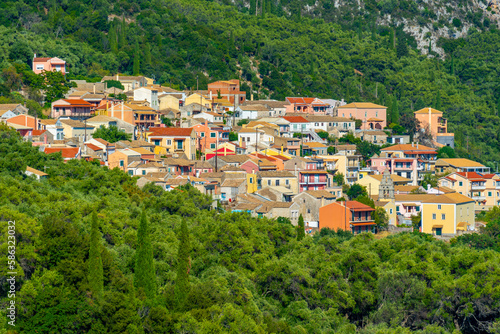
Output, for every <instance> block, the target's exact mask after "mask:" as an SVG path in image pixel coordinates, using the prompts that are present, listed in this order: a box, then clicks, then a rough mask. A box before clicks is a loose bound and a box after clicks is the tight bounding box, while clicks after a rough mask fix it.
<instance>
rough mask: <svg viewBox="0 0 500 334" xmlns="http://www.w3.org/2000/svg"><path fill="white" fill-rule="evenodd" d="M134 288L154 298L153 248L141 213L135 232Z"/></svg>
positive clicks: (144, 217) (144, 213)
mask: <svg viewBox="0 0 500 334" xmlns="http://www.w3.org/2000/svg"><path fill="white" fill-rule="evenodd" d="M134 286H135V287H136V288H138V289H139V288H143V289H144V292H145V293H146V296H147V297H148V298H154V297H155V296H156V273H155V266H154V262H153V248H152V246H151V239H150V236H149V226H148V221H147V218H146V212H144V211H142V214H141V222H140V224H139V229H138V230H137V252H136V261H135V272H134Z"/></svg>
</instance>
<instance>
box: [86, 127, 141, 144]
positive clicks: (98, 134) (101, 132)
mask: <svg viewBox="0 0 500 334" xmlns="http://www.w3.org/2000/svg"><path fill="white" fill-rule="evenodd" d="M92 137H93V138H101V139H104V140H106V141H108V142H110V143H116V142H117V141H120V140H130V138H131V137H132V135H131V134H129V133H125V131H123V130H120V129H118V127H116V126H114V125H110V126H109V127H108V128H107V127H105V126H104V125H101V126H100V127H99V128H98V129H97V130H95V131H94V133H93V134H92Z"/></svg>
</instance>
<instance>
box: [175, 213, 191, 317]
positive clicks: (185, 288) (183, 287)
mask: <svg viewBox="0 0 500 334" xmlns="http://www.w3.org/2000/svg"><path fill="white" fill-rule="evenodd" d="M190 270H191V240H190V236H189V230H188V228H187V225H186V221H185V220H183V221H182V224H181V231H180V242H179V248H178V250H177V270H176V271H177V276H176V278H175V289H174V294H175V301H176V307H177V309H178V310H180V311H182V310H184V309H185V307H186V300H187V298H188V296H189V292H190V288H191V286H190V282H189V272H190Z"/></svg>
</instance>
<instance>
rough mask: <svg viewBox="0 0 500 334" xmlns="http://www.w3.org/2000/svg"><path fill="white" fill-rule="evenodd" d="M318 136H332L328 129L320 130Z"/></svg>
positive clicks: (323, 137)
mask: <svg viewBox="0 0 500 334" xmlns="http://www.w3.org/2000/svg"><path fill="white" fill-rule="evenodd" d="M318 136H319V137H320V138H321V139H327V138H328V137H329V136H330V134H329V133H328V132H326V131H319V132H318Z"/></svg>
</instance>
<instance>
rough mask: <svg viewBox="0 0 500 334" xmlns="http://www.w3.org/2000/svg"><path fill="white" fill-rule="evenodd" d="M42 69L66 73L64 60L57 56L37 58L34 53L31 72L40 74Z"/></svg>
mask: <svg viewBox="0 0 500 334" xmlns="http://www.w3.org/2000/svg"><path fill="white" fill-rule="evenodd" d="M43 71H48V72H52V71H57V72H61V73H62V74H66V73H67V71H66V62H65V61H64V60H62V59H59V58H57V57H54V58H50V57H47V58H37V57H36V55H35V56H34V57H33V72H35V74H40V73H42V72H43Z"/></svg>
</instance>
